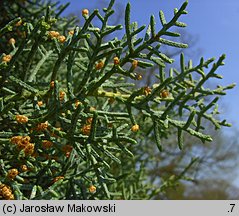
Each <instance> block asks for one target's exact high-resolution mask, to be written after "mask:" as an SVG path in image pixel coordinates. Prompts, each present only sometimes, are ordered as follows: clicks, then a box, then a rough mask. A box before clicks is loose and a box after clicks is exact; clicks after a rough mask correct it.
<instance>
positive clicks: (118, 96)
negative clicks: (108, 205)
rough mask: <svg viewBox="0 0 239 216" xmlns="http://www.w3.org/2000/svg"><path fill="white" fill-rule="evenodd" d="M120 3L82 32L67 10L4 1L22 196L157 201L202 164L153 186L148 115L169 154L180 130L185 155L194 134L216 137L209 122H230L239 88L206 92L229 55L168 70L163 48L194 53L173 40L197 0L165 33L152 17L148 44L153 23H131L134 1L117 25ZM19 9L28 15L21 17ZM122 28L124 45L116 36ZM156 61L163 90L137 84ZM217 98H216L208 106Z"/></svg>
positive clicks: (7, 156)
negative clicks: (168, 141)
mask: <svg viewBox="0 0 239 216" xmlns="http://www.w3.org/2000/svg"><path fill="white" fill-rule="evenodd" d="M114 2H115V1H114V0H111V1H110V3H109V6H108V7H107V8H105V9H103V12H100V11H99V10H94V11H93V12H92V13H88V11H87V10H84V11H83V12H82V14H83V17H84V18H85V22H84V24H82V25H81V26H76V25H75V23H76V20H75V19H74V18H73V19H71V18H69V19H65V18H61V17H60V14H61V12H62V11H63V10H64V9H65V7H66V6H67V5H66V6H59V7H57V4H51V3H46V2H45V3H43V4H39V1H30V0H29V1H24V2H23V3H16V4H13V5H9V4H7V3H6V4H5V5H3V6H4V7H5V9H6V11H8V12H9V14H8V17H6V18H4V17H3V18H2V22H3V23H5V24H4V25H1V26H2V28H1V29H0V36H1V37H0V38H1V40H0V43H1V50H2V52H3V53H2V54H1V59H2V61H1V63H0V70H1V71H0V76H1V77H0V151H1V160H0V164H1V166H0V173H1V176H0V182H2V184H3V183H4V184H6V185H9V186H10V187H11V188H12V190H13V191H14V197H15V198H16V199H149V198H151V197H153V196H154V194H157V193H159V192H162V191H163V190H164V188H165V187H169V186H172V185H174V184H175V182H176V181H178V180H179V179H181V178H183V176H184V174H185V171H186V170H187V169H188V168H189V167H190V166H191V165H192V164H193V163H194V161H195V160H192V163H190V164H189V166H188V167H186V168H185V171H183V172H182V174H180V175H179V176H178V177H176V178H172V179H170V180H169V181H168V182H165V183H163V184H162V186H161V187H159V188H156V189H155V188H154V187H153V186H152V185H150V184H149V185H148V184H147V181H145V180H147V179H145V178H146V174H145V168H144V167H143V165H141V168H140V169H137V167H138V161H137V157H138V156H137V155H135V154H134V148H139V147H138V146H137V133H138V132H139V131H144V130H145V129H146V130H148V129H149V128H144V125H143V124H140V125H139V123H137V122H138V120H139V118H141V119H142V118H149V119H151V120H152V131H154V134H155V143H156V144H157V146H158V148H159V150H160V151H162V150H163V143H162V142H161V137H162V136H165V133H167V131H168V130H170V128H172V127H174V128H177V131H178V147H179V148H180V149H182V148H183V134H184V133H189V134H191V135H192V136H195V137H198V138H199V139H201V140H202V142H205V141H212V138H211V136H210V135H208V134H205V133H204V128H203V125H201V122H202V120H208V121H210V122H212V123H213V124H214V125H215V128H216V129H218V128H220V127H221V126H229V124H228V123H226V121H224V120H223V121H219V120H218V118H216V117H215V114H218V111H217V101H218V99H219V96H220V95H224V94H225V90H227V89H230V88H233V86H234V85H230V86H226V87H222V86H218V87H217V88H216V89H207V88H205V87H204V84H205V83H206V82H208V80H209V79H212V78H221V76H219V75H218V74H217V73H216V70H217V69H218V68H219V67H220V66H222V65H223V64H224V63H223V60H224V58H225V56H224V55H222V56H221V57H220V58H219V59H218V60H217V61H215V60H214V59H209V60H206V61H205V60H204V59H203V58H202V59H201V61H200V63H199V64H197V65H193V64H192V62H191V61H189V63H185V60H184V55H183V54H181V58H180V66H181V67H180V71H178V70H177V69H174V68H171V69H170V71H169V73H167V72H166V69H165V68H166V65H167V64H171V63H172V62H173V61H174V59H172V58H170V56H167V55H166V54H165V53H163V52H162V51H161V47H162V46H172V47H175V48H186V47H187V45H186V44H183V43H179V42H175V41H174V40H173V37H179V36H180V34H179V33H178V32H172V27H179V28H181V27H185V26H186V24H185V23H182V22H180V21H179V18H180V17H181V16H182V15H184V14H187V11H186V6H187V4H188V3H187V2H185V3H184V4H183V5H182V6H181V7H180V8H179V9H175V11H174V12H175V13H174V16H173V18H172V19H171V20H170V21H166V19H165V16H164V13H163V12H162V11H160V13H159V20H160V22H161V24H162V28H161V29H160V30H159V31H158V32H156V27H155V26H156V21H157V19H156V18H155V17H154V16H151V18H150V23H149V25H148V28H147V29H146V31H145V35H144V37H142V38H141V37H137V36H138V34H139V33H142V32H143V31H144V29H145V27H146V26H142V27H138V25H137V23H136V22H131V20H130V10H131V8H130V4H127V6H126V10H125V23H124V25H116V26H110V25H108V21H109V19H110V17H111V16H112V15H113V14H114V10H113V9H112V7H113V5H114ZM26 8H28V9H27V10H23V9H26ZM19 10H23V11H24V12H23V14H22V17H16V15H15V14H16V13H17V11H19ZM38 17H39V18H38ZM95 20H97V23H100V25H97V26H96V25H95V24H94V23H95ZM122 29H124V30H125V34H124V36H123V37H122V39H118V38H116V37H115V38H113V39H112V37H106V36H110V35H111V34H112V33H115V32H117V31H119V30H122ZM173 29H174V30H175V28H173ZM168 36H170V37H171V39H169V37H168ZM10 38H11V39H10ZM108 38H110V39H108ZM9 39H10V40H9ZM8 40H9V44H7V43H8V42H7V41H8ZM155 65H157V66H158V68H159V74H156V75H155V84H154V85H153V86H143V87H140V88H137V87H136V86H135V85H134V84H133V83H129V82H128V81H129V80H130V79H133V80H140V79H141V78H142V75H140V74H138V73H137V69H138V68H142V69H144V71H145V75H143V76H147V68H151V67H154V66H155ZM207 68H209V69H208V71H206V69H207ZM194 74H197V76H195V75H194ZM139 82H140V81H139ZM214 95H217V96H214ZM208 96H212V97H215V98H212V100H211V101H210V102H207V101H206V100H205V98H207V97H208ZM210 98H211V97H210ZM135 133H136V134H135ZM11 169H17V170H18V172H17V171H16V170H11ZM14 173H15V174H14ZM0 196H2V197H3V198H6V197H4V194H0ZM11 198H13V197H11Z"/></svg>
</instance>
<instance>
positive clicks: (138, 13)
mask: <svg viewBox="0 0 239 216" xmlns="http://www.w3.org/2000/svg"><path fill="white" fill-rule="evenodd" d="M60 2H62V3H66V2H70V3H71V5H70V6H69V7H68V9H67V10H66V12H65V14H68V13H70V12H76V13H79V14H80V13H81V10H82V9H84V8H89V9H91V10H93V9H94V7H97V5H99V3H102V4H103V5H105V6H106V5H107V4H105V3H106V2H109V0H105V1H104V0H91V1H89V0H81V1H79V0H72V1H68V0H60ZM116 2H117V3H118V4H120V5H122V8H125V6H126V4H127V2H130V3H131V21H137V22H138V24H139V26H141V25H143V24H148V23H149V18H150V15H151V14H154V15H155V17H156V18H158V12H159V10H163V11H164V13H165V16H166V18H167V20H169V19H170V18H171V17H172V16H173V9H174V8H175V7H177V8H179V7H180V6H181V5H182V3H183V2H184V1H183V0H147V1H145V0H116ZM187 10H188V12H189V13H188V14H187V15H186V16H184V17H183V18H182V19H181V21H184V22H186V23H187V25H188V26H187V28H186V31H187V32H188V33H189V34H190V35H192V37H193V38H197V42H196V45H195V47H194V49H193V50H196V49H197V48H199V49H200V51H201V52H200V56H198V58H197V59H194V61H195V62H198V61H199V58H200V57H201V56H203V57H204V58H205V59H207V58H211V57H216V58H218V57H219V56H220V55H221V54H223V53H225V54H226V60H225V63H226V64H225V66H224V67H222V68H221V69H220V70H219V73H220V74H221V75H223V77H224V78H223V80H221V81H217V84H220V85H228V84H231V83H236V84H237V85H238V86H236V87H235V88H234V89H232V90H229V91H228V94H227V96H225V97H223V98H222V99H221V100H220V102H219V103H220V109H219V111H221V116H222V118H223V119H224V118H225V119H227V120H228V122H230V123H232V124H233V129H235V130H238V129H239V115H238V107H239V1H238V0H189V4H188V8H187ZM122 16H124V14H123V13H122ZM157 23H158V27H160V23H159V20H158V22H157ZM230 130H231V129H226V130H224V131H226V132H227V131H230ZM238 131H239V130H238ZM237 185H239V179H238V180H237Z"/></svg>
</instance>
